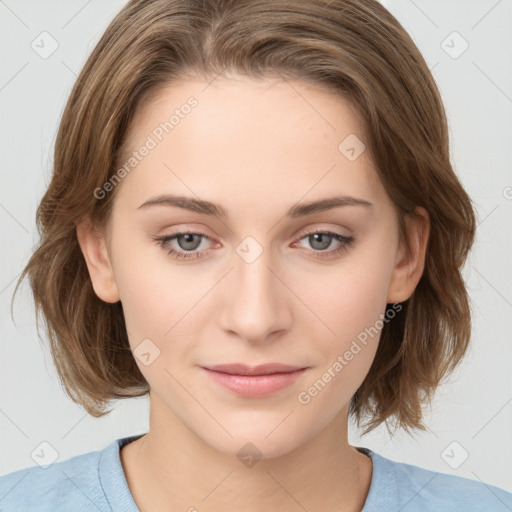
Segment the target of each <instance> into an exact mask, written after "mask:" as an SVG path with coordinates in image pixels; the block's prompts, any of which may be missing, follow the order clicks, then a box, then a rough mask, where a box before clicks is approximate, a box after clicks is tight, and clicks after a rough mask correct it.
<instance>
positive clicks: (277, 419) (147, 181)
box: [77, 76, 429, 512]
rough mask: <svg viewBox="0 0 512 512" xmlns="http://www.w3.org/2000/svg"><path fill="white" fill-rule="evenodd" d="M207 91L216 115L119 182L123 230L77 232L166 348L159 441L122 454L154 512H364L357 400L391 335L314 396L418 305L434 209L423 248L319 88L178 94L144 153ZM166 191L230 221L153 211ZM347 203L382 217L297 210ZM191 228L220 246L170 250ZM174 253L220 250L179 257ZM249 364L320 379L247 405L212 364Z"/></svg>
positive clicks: (347, 117) (153, 399) (189, 120)
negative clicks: (349, 154) (401, 226)
mask: <svg viewBox="0 0 512 512" xmlns="http://www.w3.org/2000/svg"><path fill="white" fill-rule="evenodd" d="M190 96H194V97H195V98H196V99H197V100H198V106H197V107H195V109H193V110H192V111H191V113H190V114H189V115H188V116H184V119H181V120H180V123H179V124H178V125H177V126H175V128H174V129H173V131H172V132H170V133H169V134H167V135H166V136H165V137H164V138H163V140H162V141H161V142H160V143H159V144H158V146H157V147H156V148H154V149H153V150H152V151H151V152H150V153H149V155H148V156H146V157H145V158H144V159H143V160H142V161H141V162H140V163H139V164H138V165H137V166H136V167H135V168H134V169H133V170H132V171H131V172H130V173H129V174H128V175H127V176H126V177H125V178H124V179H123V180H122V181H121V183H120V184H119V185H117V187H116V190H115V198H114V202H113V210H112V215H111V217H110V219H109V223H108V225H107V228H106V230H105V232H103V233H99V234H98V233H96V232H95V231H94V230H93V229H92V228H91V226H90V224H89V223H88V222H87V221H84V222H82V223H81V224H79V225H78V227H77V233H78V237H79V242H80V246H81V248H82V251H83V253H84V257H85V259H86V262H87V266H88V269H89V272H90V276H91V280H92V283H93V286H94V290H95V292H96V294H97V295H98V297H100V298H101V299H102V300H104V301H106V302H116V301H118V300H121V302H122V305H123V310H124V314H125V319H126V324H127V330H128V333H129V339H130V345H131V348H132V350H135V349H136V348H137V346H138V345H139V344H140V343H141V341H142V340H144V339H150V340H151V343H153V344H154V345H151V346H152V347H155V346H156V347H158V349H159V351H160V354H159V356H158V357H157V358H156V359H154V361H153V362H151V364H149V365H144V364H143V363H142V362H141V361H140V360H139V359H138V358H137V357H136V361H137V364H138V366H139V368H140V370H141V372H142V373H143V374H144V376H145V378H146V379H147V381H148V382H149V384H150V386H151V392H150V428H149V432H148V433H147V434H146V435H145V436H143V437H141V438H140V439H139V440H137V441H134V442H132V443H130V444H128V445H127V446H125V447H124V448H123V449H122V450H121V461H122V464H123V468H124V471H125V474H126V478H127V482H128V485H129V487H130V490H131V492H132V495H133V497H134V500H135V502H136V504H137V506H138V507H139V509H140V510H141V511H143V512H144V511H152V512H155V511H157V512H158V511H164V510H166V511H168V510H184V511H185V510H190V511H192V510H196V509H197V510H199V511H201V512H203V511H205V512H206V511H220V510H222V511H223V512H229V511H235V510H237V511H239V510H244V511H247V512H253V511H254V512H256V511H258V512H259V511H261V510H280V511H290V512H291V511H302V510H304V509H306V510H308V511H320V510H337V511H359V510H361V509H362V507H363V505H364V502H365V499H366V496H367V494H368V491H369V488H370V483H371V478H372V463H371V459H369V458H368V457H367V456H365V455H364V454H362V453H360V452H358V451H357V450H356V449H355V448H354V447H353V446H351V445H349V443H348V440H347V429H348V425H347V423H348V404H349V401H350V398H351V397H352V395H353V394H354V392H355V391H356V390H357V389H358V387H359V386H360V385H361V383H362V382H363V380H364V378H365V376H366V375H367V373H368V371H369V369H370V366H371V364H372V361H373V359H374V357H375V352H376V350H377V344H378V341H379V340H378V338H379V337H378V336H376V337H374V338H373V339H371V341H369V343H368V344H367V345H366V346H362V349H361V351H360V352H358V353H357V355H355V356H354V357H353V359H352V360H351V361H350V362H349V363H348V364H347V365H346V366H345V367H344V368H343V370H342V371H341V372H339V373H338V374H336V377H335V378H332V379H331V381H330V382H328V383H327V384H326V386H325V387H324V388H323V389H322V390H321V392H319V393H318V394H317V395H316V396H314V397H312V398H311V400H310V401H309V403H307V404H301V403H300V402H299V401H298V399H297V396H298V394H299V393H300V392H301V391H307V390H308V388H309V387H310V386H311V385H312V384H313V383H314V382H315V381H317V380H318V379H321V378H322V375H323V374H324V373H325V372H326V371H327V369H328V368H329V367H332V365H333V363H334V362H335V361H336V359H337V357H338V356H339V355H342V354H344V353H345V352H346V351H347V350H348V349H349V348H350V346H351V343H352V341H353V340H354V339H356V338H357V335H358V334H359V333H360V332H362V331H363V330H364V329H365V328H368V327H370V326H373V325H375V323H376V321H377V320H379V318H382V317H381V316H379V315H383V314H384V312H385V308H386V303H393V302H402V301H404V300H406V299H407V298H409V297H410V296H411V294H412V293H413V291H414V288H415V286H416V285H417V283H418V281H419V279H420V277H421V274H422V272H423V267H424V257H425V247H426V241H427V238H428V232H429V222H428V215H427V213H426V212H425V211H424V210H422V209H418V211H417V213H418V215H417V216H410V217H407V219H406V220H407V230H408V238H409V245H410V249H411V250H410V252H407V251H405V249H404V246H403V245H402V244H400V243H399V231H398V217H397V214H396V211H395V209H394V205H393V203H392V201H391V199H390V198H389V196H388V195H387V194H386V192H385V189H384V187H383V185H382V183H381V182H380V181H379V179H378V175H377V173H376V171H375V168H374V165H373V163H372V161H371V160H370V158H369V152H368V151H363V152H362V154H361V155H360V156H359V157H358V158H356V159H355V160H354V161H350V160H349V159H348V158H346V157H345V156H344V155H343V154H342V153H341V152H340V151H339V150H338V146H339V144H340V142H341V141H343V140H344V139H345V138H346V137H347V136H348V135H349V134H355V135H356V136H357V137H358V138H359V139H361V140H362V141H363V142H364V131H363V125H362V124H361V122H360V119H359V117H358V116H357V114H356V112H355V111H354V110H353V109H352V108H351V106H350V105H349V104H348V103H347V102H345V101H344V100H342V99H340V98H339V97H337V96H334V95H333V94H332V93H329V92H327V91H323V90H321V89H319V88H318V87H315V86H313V85H311V84H306V83H303V82H286V81H281V80H254V79H249V78H245V77H240V76H234V77H230V78H227V77H223V78H217V79H216V80H215V81H214V82H212V83H211V84H210V85H208V84H207V83H205V82H202V81H199V80H195V79H192V78H190V79H189V80H187V81H183V82H180V83H174V84H172V85H171V86H169V87H167V88H166V89H165V90H164V91H163V92H161V93H160V94H159V95H158V97H157V98H156V99H155V100H154V101H152V102H151V103H148V104H147V105H145V106H144V107H143V108H141V109H139V111H138V112H137V115H136V116H135V118H134V119H133V123H132V125H131V127H130V131H129V141H130V147H131V148H132V150H135V149H137V148H139V147H140V146H141V145H142V144H143V143H144V141H145V140H146V138H147V136H148V135H149V134H151V132H152V131H153V130H154V128H155V127H156V126H158V125H159V123H160V122H162V121H163V120H165V119H167V118H168V117H169V113H170V112H172V111H173V110H174V109H176V108H177V107H179V106H180V105H183V104H184V103H185V102H186V100H187V98H189V97H190ZM164 193H173V194H182V195H186V196H188V197H194V198H200V199H203V200H208V201H213V202H215V203H218V204H220V205H221V206H223V207H224V208H225V209H227V210H228V212H229V216H228V217H226V218H221V219H218V218H215V217H212V216H209V215H205V214H200V213H196V212H191V211H188V210H185V209H181V208H177V207H173V206H168V205H158V206H151V207H147V208H138V207H139V206H140V205H141V204H142V203H143V202H145V201H147V200H148V199H150V198H152V197H154V196H157V195H159V194H164ZM333 195H346V196H353V197H356V198H361V199H364V200H366V201H369V202H370V203H371V204H372V206H371V207H364V206H360V205H354V206H343V207H338V208H334V209H331V210H328V211H323V212H317V213H313V214H311V215H308V216H306V217H300V218H288V217H286V216H285V212H286V211H287V210H288V209H289V208H290V207H291V206H293V205H295V204H297V203H300V204H302V203H306V202H309V201H314V200H319V199H324V198H327V197H331V196H333ZM186 229H189V230H190V231H192V232H196V233H201V234H203V235H206V237H203V238H201V237H199V238H196V239H195V240H192V241H191V240H190V239H189V240H184V239H183V237H182V238H181V239H179V238H178V239H176V238H175V239H174V240H173V241H172V242H169V243H168V244H167V246H166V247H162V246H160V245H159V244H158V243H156V242H155V241H154V240H153V237H157V236H164V235H172V234H176V233H179V232H180V231H184V230H186ZM308 230H312V231H313V232H315V231H321V230H327V231H331V232H334V233H338V234H341V235H345V236H353V237H354V241H353V243H352V245H351V246H345V250H343V251H341V252H339V253H337V254H334V253H333V251H334V250H336V249H338V248H339V247H341V246H343V243H341V242H338V241H337V240H336V239H335V238H327V239H326V238H324V239H322V240H318V239H316V241H315V237H312V236H308V234H307V231H308ZM248 236H251V237H253V238H254V240H255V241H256V245H253V246H250V247H251V248H250V249H249V250H250V251H252V253H251V254H255V252H254V251H255V250H256V249H255V248H254V247H259V248H260V249H261V250H262V253H261V254H260V255H259V256H258V257H257V258H256V259H255V260H254V261H251V262H250V263H249V262H247V261H246V260H245V259H244V258H242V257H241V256H240V255H239V254H238V253H237V248H238V247H239V246H243V244H242V245H241V243H242V242H243V241H244V239H245V238H246V237H248ZM329 240H331V243H330V245H329ZM187 242H188V244H189V245H187ZM191 242H194V243H195V245H194V244H193V243H191ZM322 243H323V245H322ZM191 246H193V248H192V249H190V247H191ZM170 247H172V248H174V249H175V250H178V251H181V252H186V251H187V250H188V251H189V252H196V253H197V252H199V253H202V257H201V258H197V259H196V258H190V259H188V260H182V259H180V260H177V259H174V258H173V257H172V255H169V254H168V249H169V248H170ZM245 247H247V246H245ZM187 248H188V249H187ZM329 253H330V254H331V255H329ZM322 255H324V257H322ZM234 362H242V363H246V364H251V365H256V364H260V363H265V362H281V363H285V364H291V365H297V366H300V367H305V366H307V367H308V369H307V371H306V372H305V373H304V374H303V375H302V376H301V377H300V378H299V379H298V380H297V381H296V382H295V383H294V384H293V385H291V386H290V387H288V388H285V389H283V390H281V391H279V392H277V393H275V394H273V395H271V396H268V397H265V398H245V397H241V396H238V395H236V394H234V393H233V392H231V391H229V390H227V389H225V388H223V387H221V386H219V385H218V384H216V383H215V382H212V380H211V379H210V377H209V376H208V375H205V374H204V373H203V372H202V371H201V370H200V368H199V365H206V364H221V363H234ZM247 442H251V443H253V445H255V446H256V447H257V449H258V450H259V452H260V454H261V458H260V459H259V460H257V462H256V463H255V464H254V465H253V466H252V467H248V466H247V465H246V464H243V463H242V461H241V460H240V459H239V458H238V457H237V452H238V451H239V450H240V449H241V448H242V447H243V446H244V445H245V444H246V443H247ZM192 507H195V508H192Z"/></svg>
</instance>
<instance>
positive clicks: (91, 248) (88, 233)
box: [76, 220, 120, 303]
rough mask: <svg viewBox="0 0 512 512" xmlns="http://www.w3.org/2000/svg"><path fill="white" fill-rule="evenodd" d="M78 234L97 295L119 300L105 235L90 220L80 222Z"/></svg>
mask: <svg viewBox="0 0 512 512" xmlns="http://www.w3.org/2000/svg"><path fill="white" fill-rule="evenodd" d="M76 234H77V238H78V243H79V244H80V248H81V249H82V253H83V255H84V258H85V262H86V264H87V268H88V270H89V275H90V276H91V281H92V286H93V288H94V291H95V293H96V295H97V296H98V297H99V298H100V299H101V300H103V301H105V302H111V303H114V302H118V301H119V300H120V297H119V291H118V289H117V284H116V281H115V278H114V272H113V270H112V265H111V263H110V258H109V255H108V251H107V247H106V241H105V235H103V234H100V233H99V232H98V231H97V230H96V229H95V228H94V227H93V226H92V224H91V222H90V220H84V221H81V222H80V223H78V224H77V226H76Z"/></svg>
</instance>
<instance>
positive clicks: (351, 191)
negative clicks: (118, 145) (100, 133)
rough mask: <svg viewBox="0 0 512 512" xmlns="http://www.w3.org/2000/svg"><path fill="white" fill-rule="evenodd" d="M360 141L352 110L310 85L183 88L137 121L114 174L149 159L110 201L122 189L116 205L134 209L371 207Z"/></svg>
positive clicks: (252, 82)
mask: <svg viewBox="0 0 512 512" xmlns="http://www.w3.org/2000/svg"><path fill="white" fill-rule="evenodd" d="M364 139H365V133H364V125H363V123H362V122H361V119H360V117H359V115H358V113H357V111H356V110H355V109H354V108H353V106H352V105H351V104H350V103H349V102H348V101H346V100H344V99H343V98H341V97H340V96H337V95H335V94H334V93H333V92H330V91H327V90H325V89H322V88H320V87H318V86H316V85H315V84H311V83H307V82H298V81H289V80H277V79H265V80H259V79H258V80H257V79H252V78H247V77H239V76H234V77H231V78H224V77H223V78H217V79H215V80H214V81H213V82H211V83H208V82H205V81H201V80H196V79H187V80H182V81H180V82H176V83H173V84H171V85H168V86H166V87H165V88H163V89H161V90H160V91H159V92H158V94H156V95H155V96H153V97H152V98H151V99H150V101H148V102H146V103H145V104H144V105H143V106H142V107H141V108H139V109H138V111H137V112H136V115H135V116H134V118H133V120H132V123H131V126H130V130H129V132H128V134H127V144H126V147H127V148H128V154H127V155H126V156H125V158H126V162H121V165H123V164H124V163H127V161H128V158H129V155H130V154H133V152H134V151H135V152H137V151H139V150H140V149H141V148H142V147H143V146H146V147H151V149H150V150H149V151H145V152H144V153H145V154H146V156H144V157H143V158H141V159H139V160H138V161H137V163H136V165H134V166H133V167H132V169H133V170H131V171H130V172H129V175H128V176H127V177H126V178H124V179H123V180H122V182H121V184H120V185H118V190H117V193H119V192H120V190H119V189H123V188H126V193H125V194H124V195H129V196H130V197H131V199H132V200H137V201H138V200H141V201H142V200H144V199H147V198H148V197H149V196H150V195H151V194H156V193H165V192H173V193H176V194H187V195H195V196H197V197H199V198H201V199H205V200H208V199H210V198H214V199H215V201H216V202H220V203H221V204H226V205H230V204H231V205H233V206H235V205H237V206H239V207H243V206H244V205H248V206H249V205H254V204H255V203H262V202H263V201H264V202H265V204H267V205H271V204H273V203H275V204H281V205H283V202H284V197H286V198H288V199H286V205H288V203H290V202H299V201H301V199H302V198H304V199H305V200H312V199H315V198H317V197H325V196H326V194H328V195H329V194H330V195H333V194H334V193H336V194H339V195H352V196H356V197H357V196H359V197H361V196H362V197H364V196H366V197H368V196H372V197H373V199H374V200H375V199H377V198H378V196H379V195H380V196H381V195H382V192H383V191H382V187H381V186H380V184H379V181H378V178H377V174H376V172H375V169H374V165H373V162H372V161H371V159H370V158H369V156H368V151H367V150H366V149H364V148H365V142H364ZM139 152H140V151H139ZM354 156H355V158H354ZM137 206H138V205H137Z"/></svg>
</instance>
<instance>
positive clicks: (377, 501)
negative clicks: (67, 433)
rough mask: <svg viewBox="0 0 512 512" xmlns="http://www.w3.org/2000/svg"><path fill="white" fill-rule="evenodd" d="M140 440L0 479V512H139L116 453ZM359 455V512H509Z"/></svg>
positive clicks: (499, 495) (440, 477) (460, 481)
mask: <svg viewBox="0 0 512 512" xmlns="http://www.w3.org/2000/svg"><path fill="white" fill-rule="evenodd" d="M141 435H142V434H141ZM141 435H136V436H130V437H124V438H121V439H116V440H115V441H113V442H112V443H110V444H109V445H108V446H106V447H105V448H104V449H103V450H99V451H94V452H88V453H84V454H81V455H76V456H75V457H72V458H70V459H67V460H64V461H61V462H54V463H53V464H52V465H50V466H48V467H46V468H43V467H40V466H32V467H29V468H26V469H20V470H18V471H14V472H12V473H8V474H7V475H3V476H0V511H2V512H20V511H21V512H25V511H35V512H70V511H72V512H85V511H88V512H89V511H91V512H99V511H101V512H107V511H116V512H118V511H119V512H139V509H138V508H137V506H136V504H135V502H134V501H133V498H132V495H131V494H130V489H129V487H128V484H127V483H126V478H125V475H124V471H123V467H122V465H121V459H120V455H119V451H120V448H121V447H122V446H123V445H124V444H126V443H129V442H130V441H133V440H135V439H138V438H139V437H141ZM357 449H358V450H359V451H362V452H363V453H366V454H367V455H369V456H370V457H371V458H372V461H373V474H372V481H371V485H370V490H369V493H368V496H367V499H366V502H365V505H364V508H363V510H362V511H361V512H387V511H390V512H399V511H400V512H451V511H460V512H476V511H482V512H484V511H485V512H511V511H512V493H509V492H507V491H505V490H503V489H500V488H499V487H495V486H492V485H487V484H484V483H481V482H479V481H476V480H471V479H469V478H464V477H460V476H455V475H449V474H444V473H437V472H435V471H430V470H427V469H423V468H420V467H418V466H413V465H410V464H404V463H400V462H395V461H392V460H390V459H387V458H386V457H383V456H382V455H379V454H377V453H375V452H373V451H372V450H370V449H368V448H362V447H357Z"/></svg>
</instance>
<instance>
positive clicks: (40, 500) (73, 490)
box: [0, 450, 110, 512]
mask: <svg viewBox="0 0 512 512" xmlns="http://www.w3.org/2000/svg"><path fill="white" fill-rule="evenodd" d="M103 452H104V450H102V451H94V452H89V453H84V454H81V455H76V456H74V457H72V458H70V459H67V460H65V461H61V462H54V463H53V464H51V465H50V466H46V467H44V466H32V467H29V468H26V469H20V470H18V471H14V472H12V473H8V474H6V475H2V476H0V510H2V512H11V511H12V512H14V511H18V510H34V511H35V510H37V511H39V512H45V511H64V510H70V505H72V509H73V510H76V511H81V510H92V509H94V510H110V507H109V506H108V502H107V501H106V499H105V495H104V493H103V491H102V488H101V484H100V480H99V477H98V467H99V461H100V458H101V456H102V454H103ZM95 505H96V508H95Z"/></svg>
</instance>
